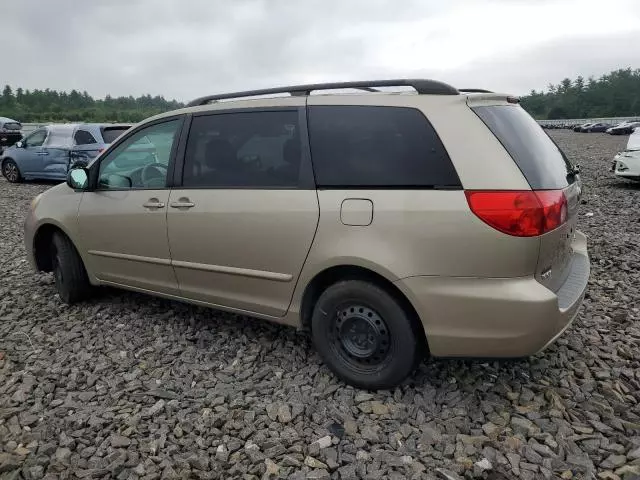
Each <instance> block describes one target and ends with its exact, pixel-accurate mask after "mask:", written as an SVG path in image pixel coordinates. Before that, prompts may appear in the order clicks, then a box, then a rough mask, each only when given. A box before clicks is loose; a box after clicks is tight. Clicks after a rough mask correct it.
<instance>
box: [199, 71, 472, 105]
mask: <svg viewBox="0 0 640 480" xmlns="http://www.w3.org/2000/svg"><path fill="white" fill-rule="evenodd" d="M375 87H413V88H414V89H415V90H416V92H418V93H419V94H430V95H458V93H459V92H458V90H456V89H455V88H454V87H452V86H451V85H448V84H446V83H443V82H439V81H437V80H423V79H406V78H403V79H396V80H370V81H362V82H334V83H312V84H309V85H294V86H290V87H277V88H265V89H262V90H247V91H245V92H235V93H222V94H219V95H207V96H205V97H200V98H196V99H195V100H193V101H191V102H189V103H188V104H187V107H195V106H198V105H206V104H207V103H209V102H211V101H213V100H225V99H229V98H243V97H256V96H258V95H272V94H276V93H288V94H290V95H291V96H296V97H297V96H306V95H310V94H311V92H312V91H315V90H335V89H341V88H355V89H358V90H365V91H367V92H376V91H377V90H375Z"/></svg>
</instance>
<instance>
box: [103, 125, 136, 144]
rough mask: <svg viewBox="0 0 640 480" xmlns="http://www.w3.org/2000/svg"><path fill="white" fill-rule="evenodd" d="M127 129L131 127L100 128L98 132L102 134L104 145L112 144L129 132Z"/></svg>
mask: <svg viewBox="0 0 640 480" xmlns="http://www.w3.org/2000/svg"><path fill="white" fill-rule="evenodd" d="M129 128H131V127H127V126H124V127H102V128H101V129H100V131H101V132H102V138H103V139H104V143H113V142H114V141H115V139H116V138H118V137H119V136H120V135H122V134H123V133H124V132H126V131H127V130H129Z"/></svg>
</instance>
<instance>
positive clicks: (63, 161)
mask: <svg viewBox="0 0 640 480" xmlns="http://www.w3.org/2000/svg"><path fill="white" fill-rule="evenodd" d="M130 127H131V126H130V125H121V124H117V125H115V124H97V123H83V124H61V125H47V126H45V127H41V128H38V129H36V130H35V131H33V132H32V133H30V134H29V135H27V136H26V137H25V138H24V139H22V140H20V141H18V142H16V143H15V144H14V145H13V146H11V147H9V148H7V149H5V150H4V152H2V155H1V156H0V164H1V165H2V174H3V175H4V177H5V178H6V179H7V180H9V181H10V182H12V183H16V182H19V181H21V180H23V179H36V178H39V179H47V180H64V179H65V178H66V177H67V171H68V170H69V168H70V166H71V165H73V164H77V163H84V164H88V163H89V162H90V161H91V160H92V159H93V158H95V157H96V156H97V155H98V154H99V153H101V152H102V151H103V150H105V149H106V148H107V147H108V146H109V145H110V144H111V143H113V141H114V140H116V139H117V138H118V137H119V136H120V135H122V134H123V133H124V132H125V131H127V130H128V129H129V128H130Z"/></svg>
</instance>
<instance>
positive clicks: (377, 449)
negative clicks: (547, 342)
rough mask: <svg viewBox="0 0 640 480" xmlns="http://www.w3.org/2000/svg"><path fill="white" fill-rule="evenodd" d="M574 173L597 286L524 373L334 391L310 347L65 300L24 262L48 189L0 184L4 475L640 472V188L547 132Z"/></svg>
mask: <svg viewBox="0 0 640 480" xmlns="http://www.w3.org/2000/svg"><path fill="white" fill-rule="evenodd" d="M551 134H552V135H553V136H554V137H555V138H556V139H557V140H558V142H559V144H560V145H561V146H562V147H563V148H564V149H565V150H566V152H567V154H568V155H569V157H570V158H571V159H572V161H574V162H578V163H580V165H581V167H582V172H583V179H584V183H585V197H584V198H585V204H584V205H582V208H583V210H582V212H581V218H580V224H581V225H580V226H581V229H582V230H583V231H585V232H586V233H587V234H588V236H589V243H590V252H591V258H592V262H593V263H592V269H593V274H592V279H591V282H590V289H589V293H588V296H587V298H586V301H585V305H584V307H583V309H582V311H581V314H580V316H579V318H578V320H577V322H576V323H575V324H574V326H573V327H572V328H571V329H570V330H569V331H568V332H567V333H566V334H565V335H564V336H563V337H562V338H561V339H560V340H559V341H558V342H557V343H556V344H555V345H554V346H552V347H551V348H550V349H548V350H547V351H546V352H545V353H544V354H542V355H538V356H536V357H534V358H531V359H529V360H526V361H517V362H514V361H510V362H481V361H428V362H425V364H424V365H422V366H421V367H420V370H419V371H418V372H417V373H416V374H415V375H414V377H413V378H412V379H411V380H410V381H409V382H407V383H406V384H405V385H403V386H402V387H400V388H397V389H396V390H394V391H387V392H378V393H375V394H370V393H367V392H364V391H359V390H356V389H353V388H351V387H347V386H345V385H343V384H341V383H339V382H337V381H336V379H335V378H334V377H333V376H332V375H331V374H330V373H329V371H328V370H327V369H326V367H324V366H323V365H322V364H321V362H320V360H319V358H318V356H317V355H316V354H315V353H313V350H312V349H311V347H310V343H309V341H308V340H307V339H306V338H305V336H304V335H302V334H299V333H296V332H295V331H294V330H293V329H288V328H284V327H279V326H274V325H269V324H266V323H264V322H260V321H257V320H251V319H247V318H243V317H239V316H235V315H229V314H224V313H219V312H216V311H211V310H205V309H200V308H195V307H190V306H187V305H182V304H178V303H172V302H168V301H163V300H158V299H154V298H150V297H146V296H142V295H137V294H130V293H122V292H117V291H106V292H104V293H103V294H101V295H100V296H99V297H98V298H97V299H95V300H93V301H91V302H90V303H86V304H83V305H79V306H73V307H67V306H65V305H63V304H62V303H61V302H60V301H59V299H58V298H57V297H56V296H55V294H54V286H53V281H52V278H51V277H50V276H49V275H36V274H34V273H33V272H31V271H30V270H29V268H28V265H27V263H26V260H25V258H24V250H23V246H22V220H23V218H24V215H25V212H26V210H27V208H28V206H29V201H30V199H31V198H32V197H33V196H34V195H36V194H37V193H39V192H41V191H43V190H45V189H46V188H48V187H49V185H41V184H33V183H32V184H25V185H18V186H15V185H9V184H7V183H6V182H5V181H4V179H2V180H0V208H2V211H3V216H2V218H1V219H0V222H1V227H0V230H1V237H0V265H1V270H0V275H2V277H3V282H2V284H1V285H0V478H26V479H39V478H73V477H74V476H75V477H79V478H98V477H102V478H118V479H127V478H132V479H136V478H145V479H146V478H148V479H152V478H203V479H206V478H221V479H227V478H243V479H254V478H255V479H260V478H290V479H303V478H316V479H319V478H334V479H355V478H371V479H376V478H388V479H403V478H420V479H422V478H424V479H429V478H453V479H455V478H461V477H467V478H493V479H499V478H502V479H504V478H518V479H525V480H526V479H536V478H558V477H561V478H565V479H570V478H608V479H615V478H623V479H629V478H640V408H639V407H638V401H640V388H639V387H640V370H638V365H639V362H638V359H637V356H638V355H637V354H638V351H639V345H640V328H639V323H638V320H640V313H639V307H640V294H639V293H638V289H639V288H640V277H639V272H640V249H639V248H638V247H639V242H640V215H639V214H638V205H639V204H640V185H633V184H630V183H625V182H621V181H617V180H615V179H614V178H612V176H611V174H610V173H609V172H608V167H609V161H610V159H611V158H612V156H613V155H614V153H615V152H616V151H617V150H619V149H620V148H621V147H622V146H623V145H624V142H625V141H626V138H625V137H622V138H620V137H610V136H607V135H604V134H577V133H573V132H564V131H558V132H555V131H554V132H552V133H551Z"/></svg>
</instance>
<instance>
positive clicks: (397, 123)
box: [308, 105, 460, 188]
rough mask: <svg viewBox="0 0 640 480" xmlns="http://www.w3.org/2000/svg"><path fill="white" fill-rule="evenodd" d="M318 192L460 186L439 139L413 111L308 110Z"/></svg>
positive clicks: (362, 108)
mask: <svg viewBox="0 0 640 480" xmlns="http://www.w3.org/2000/svg"><path fill="white" fill-rule="evenodd" d="M308 115H309V118H308V122H309V137H310V141H311V158H312V161H313V166H314V173H315V176H316V184H317V186H318V187H319V188H460V180H459V178H458V175H457V173H456V171H455V169H454V167H453V164H452V163H451V160H450V159H449V155H448V154H447V151H446V150H445V148H444V146H443V145H442V142H441V141H440V138H439V137H438V135H437V134H436V132H435V130H434V129H433V127H432V126H431V124H430V123H429V122H428V120H427V119H426V117H425V116H424V115H423V114H422V112H420V111H419V110H417V109H414V108H406V107H382V106H328V105H316V106H310V107H309V110H308Z"/></svg>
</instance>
